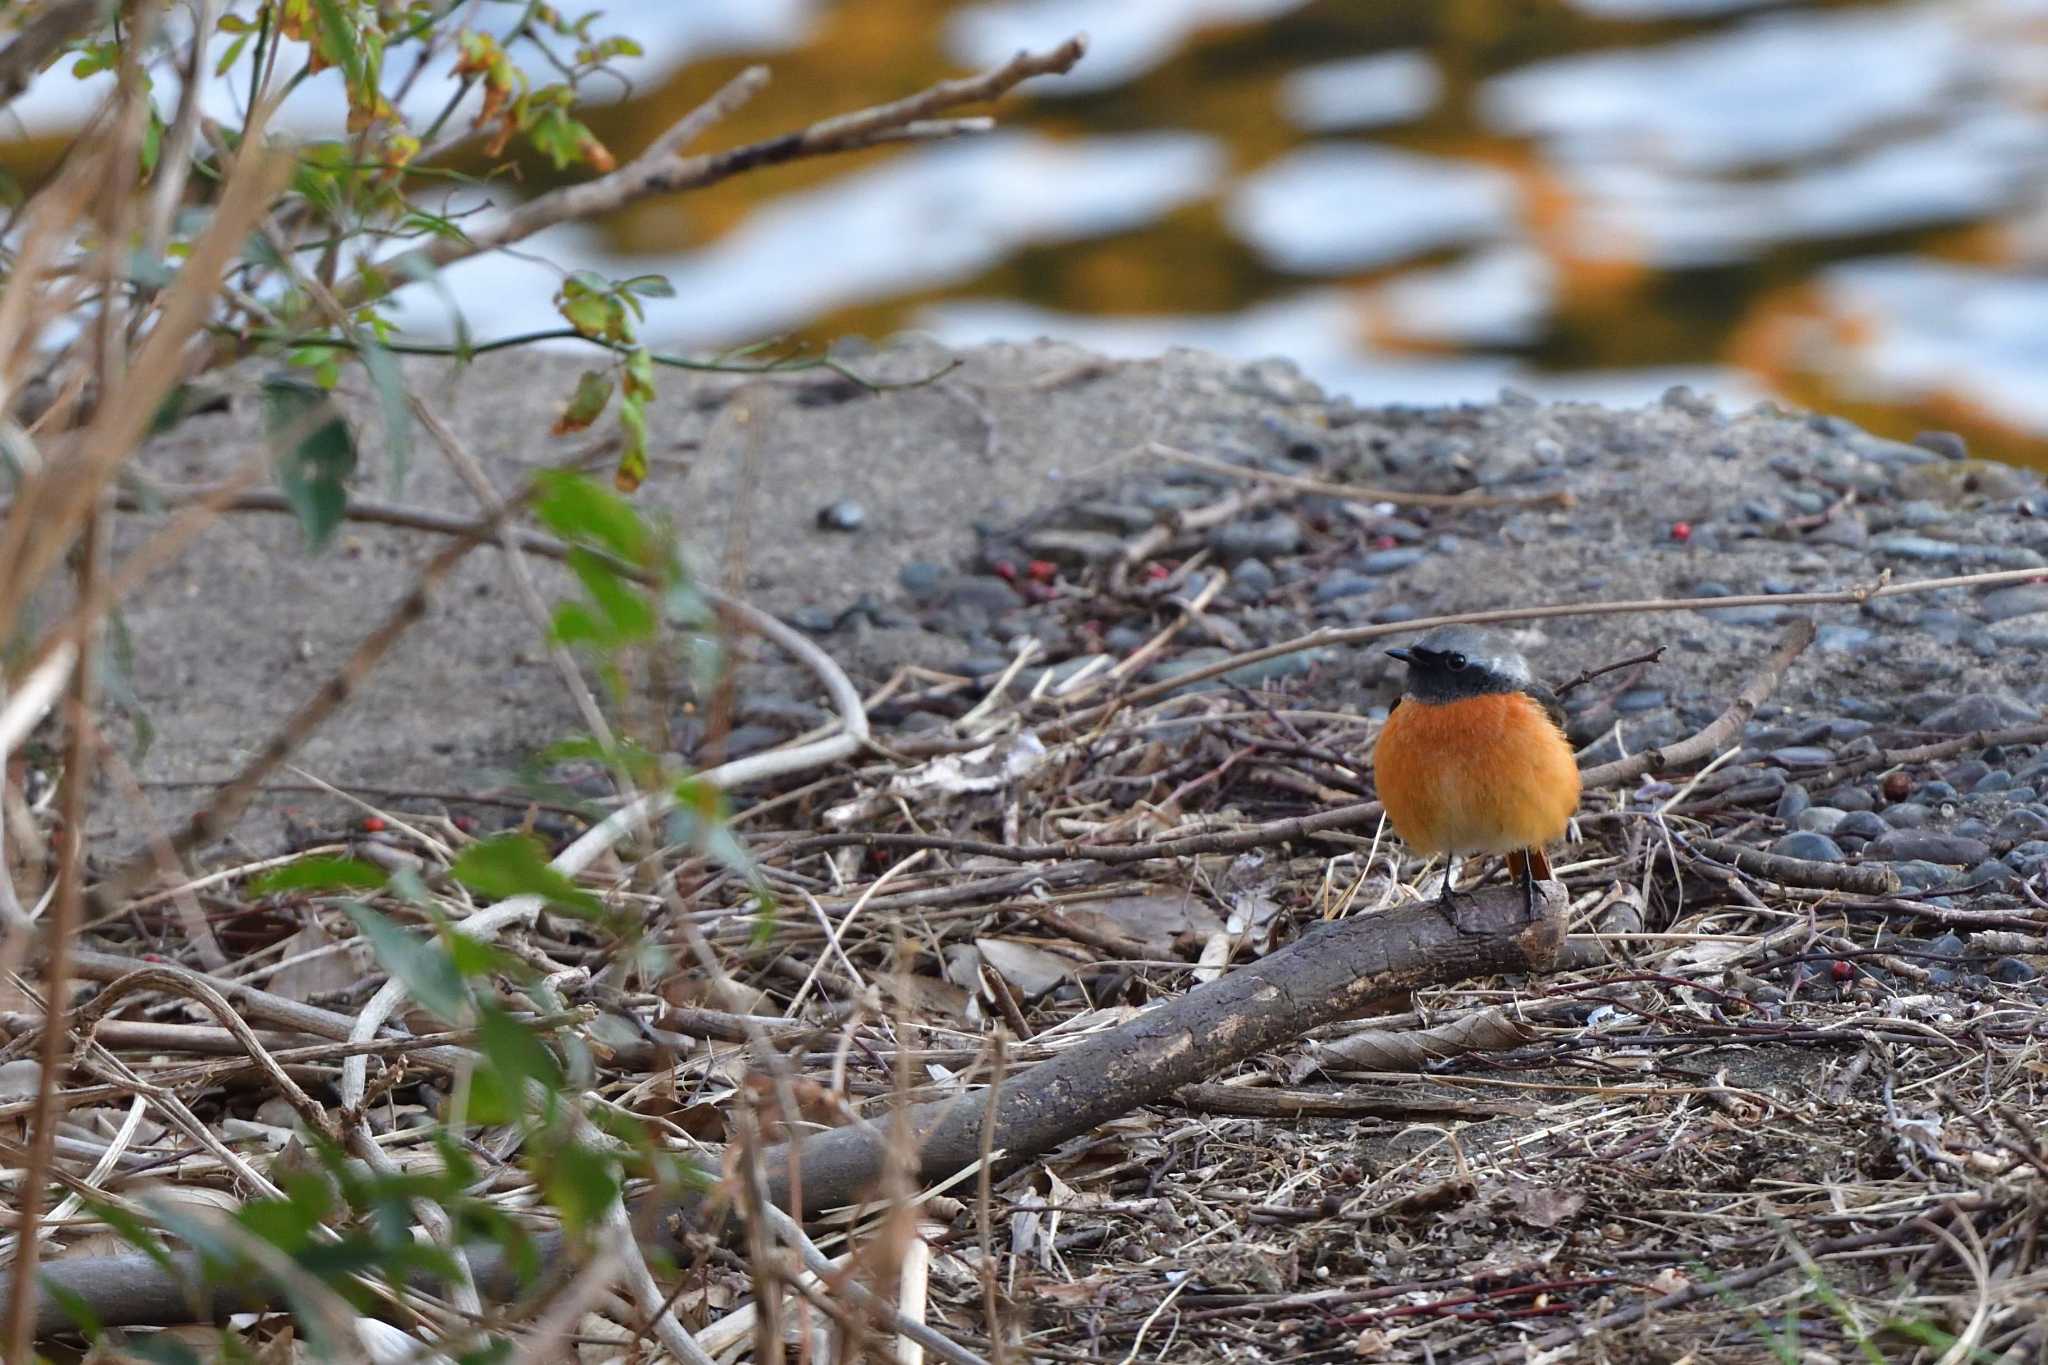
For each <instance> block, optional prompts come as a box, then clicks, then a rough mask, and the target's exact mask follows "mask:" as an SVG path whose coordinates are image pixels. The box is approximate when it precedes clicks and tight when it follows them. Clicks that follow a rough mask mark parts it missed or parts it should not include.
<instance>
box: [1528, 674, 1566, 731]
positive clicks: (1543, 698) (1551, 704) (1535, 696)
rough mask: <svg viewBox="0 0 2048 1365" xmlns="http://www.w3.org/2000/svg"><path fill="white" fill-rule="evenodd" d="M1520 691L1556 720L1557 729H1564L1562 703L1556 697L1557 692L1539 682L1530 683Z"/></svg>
mask: <svg viewBox="0 0 2048 1365" xmlns="http://www.w3.org/2000/svg"><path fill="white" fill-rule="evenodd" d="M1522 691H1523V693H1524V694H1526V695H1527V696H1528V698H1529V700H1531V701H1533V702H1535V703H1536V704H1537V705H1538V706H1540V707H1542V708H1543V713H1544V714H1545V715H1547V716H1549V717H1550V719H1551V720H1552V721H1554V722H1556V724H1557V728H1558V729H1560V730H1562V729H1564V703H1563V702H1561V701H1559V700H1558V699H1557V693H1555V692H1553V691H1551V690H1550V689H1549V688H1547V687H1545V686H1544V685H1543V684H1542V683H1539V682H1532V683H1530V684H1529V685H1528V686H1526V687H1524V688H1523V689H1522Z"/></svg>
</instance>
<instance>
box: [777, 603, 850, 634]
mask: <svg viewBox="0 0 2048 1365" xmlns="http://www.w3.org/2000/svg"><path fill="white" fill-rule="evenodd" d="M789 623H790V624H791V625H793V626H795V627H796V628H797V629H798V630H801V631H807V632H809V633H810V634H812V635H830V634H831V633H832V630H833V628H834V627H835V626H837V625H838V624H839V613H838V612H836V611H831V610H828V609H827V608H824V607H798V608H797V609H796V610H795V611H793V612H791V613H790V614H789Z"/></svg>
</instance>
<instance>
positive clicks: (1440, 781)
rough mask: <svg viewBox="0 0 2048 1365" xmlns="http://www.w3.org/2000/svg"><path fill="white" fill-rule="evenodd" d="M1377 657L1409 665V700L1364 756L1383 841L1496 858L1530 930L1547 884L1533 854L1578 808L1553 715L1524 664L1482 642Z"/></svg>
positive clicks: (1509, 650) (1447, 642) (1456, 633)
mask: <svg viewBox="0 0 2048 1365" xmlns="http://www.w3.org/2000/svg"><path fill="white" fill-rule="evenodd" d="M1387 653H1389V654H1391V655H1393V656H1394V657H1395V658H1396V659H1399V660H1400V661H1401V662H1402V663H1405V664H1407V665H1408V690H1407V692H1406V694H1405V695H1404V696H1402V698H1401V699H1400V700H1399V701H1397V702H1396V703H1395V704H1394V709H1393V711H1392V712H1391V713H1390V714H1389V715H1388V716H1387V723H1386V725H1385V726H1383V727H1382V728H1381V730H1380V738H1379V746H1378V748H1376V749H1375V750H1374V751H1373V770H1374V781H1375V783H1376V784H1377V785H1378V787H1379V793H1380V802H1381V804H1382V805H1384V806H1385V807H1386V811H1387V818H1388V819H1389V820H1391V821H1393V824H1394V832H1395V833H1396V834H1398V835H1400V836H1401V839H1402V841H1403V842H1405V843H1406V844H1407V845H1408V847H1410V848H1412V849H1414V850H1415V851H1416V852H1417V853H1422V854H1426V855H1427V854H1437V853H1441V854H1445V855H1447V859H1448V858H1456V857H1459V856H1461V855H1465V854H1488V853H1500V854H1505V855H1507V862H1508V868H1509V870H1510V871H1511V872H1513V873H1515V874H1517V875H1518V876H1519V877H1520V878H1521V882H1522V897H1523V906H1524V909H1525V910H1526V912H1527V913H1528V915H1529V917H1530V918H1532V919H1533V918H1534V917H1535V914H1536V886H1535V879H1536V878H1537V877H1542V878H1545V879H1548V878H1549V876H1550V860H1549V859H1548V858H1547V857H1545V856H1544V852H1543V847H1544V845H1546V844H1549V843H1552V842H1554V841H1555V840H1556V839H1558V838H1559V836H1561V835H1562V834H1563V833H1564V830H1565V826H1566V825H1567V824H1568V823H1569V822H1570V821H1571V818H1572V812H1573V811H1575V810H1577V809H1578V806H1579V765H1578V764H1577V763H1576V762H1575V761H1574V760H1573V758H1572V748H1571V745H1570V744H1569V743H1568V742H1567V741H1566V740H1565V737H1564V729H1563V722H1564V709H1563V708H1562V707H1561V706H1559V705H1558V702H1557V698H1556V696H1554V695H1553V694H1552V693H1551V691H1550V689H1549V688H1547V687H1545V686H1543V684H1541V683H1539V682H1537V681H1536V679H1535V678H1534V676H1532V675H1531V674H1530V672H1529V663H1528V661H1527V660H1526V659H1524V658H1523V657H1522V656H1521V655H1520V654H1518V653H1516V652H1515V650H1514V647H1513V646H1511V645H1510V644H1508V642H1507V641H1506V640H1505V639H1503V638H1502V637H1501V636H1500V635H1498V634H1496V633H1495V632H1493V631H1490V630H1481V629H1479V628H1477V627H1476V626H1441V627H1439V628H1437V629H1436V630H1433V631H1431V632H1430V633H1429V634H1427V635H1425V636H1423V637H1422V638H1421V639H1420V640H1419V641H1417V642H1416V643H1415V644H1413V645H1410V646H1408V647H1407V648H1406V649H1390V650H1388V651H1387ZM1451 872H1452V869H1451V868H1450V867H1449V866H1448V865H1447V866H1446V867H1445V869H1444V889H1443V895H1442V896H1441V897H1440V898H1439V900H1438V904H1439V905H1440V906H1441V907H1442V908H1443V910H1444V913H1445V914H1446V915H1451V914H1452V909H1451ZM1452 922H1453V923H1456V919H1455V916H1453V918H1452Z"/></svg>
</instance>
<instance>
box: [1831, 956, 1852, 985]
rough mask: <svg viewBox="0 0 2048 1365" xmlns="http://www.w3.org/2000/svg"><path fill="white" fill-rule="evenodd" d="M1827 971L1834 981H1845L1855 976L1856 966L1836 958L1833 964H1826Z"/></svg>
mask: <svg viewBox="0 0 2048 1365" xmlns="http://www.w3.org/2000/svg"><path fill="white" fill-rule="evenodd" d="M1828 971H1830V972H1832V973H1833V974H1834V978H1835V980H1837V981H1847V980H1848V979H1849V978H1850V977H1852V976H1854V975H1856V964H1855V963H1853V962H1845V961H1843V960H1842V959H1841V958H1836V959H1835V960H1834V961H1833V962H1830V963H1829V964H1828Z"/></svg>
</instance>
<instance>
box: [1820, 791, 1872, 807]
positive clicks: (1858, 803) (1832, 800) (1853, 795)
mask: <svg viewBox="0 0 2048 1365" xmlns="http://www.w3.org/2000/svg"><path fill="white" fill-rule="evenodd" d="M1828 804H1829V805H1830V806H1836V807H1839V808H1841V809H1842V810H1846V811H1855V812H1859V813H1863V812H1869V811H1873V810H1876V809H1877V798H1876V797H1874V796H1872V795H1871V794H1870V793H1869V792H1868V791H1866V790H1864V789H1863V788H1862V787H1837V788H1835V789H1834V790H1833V791H1831V792H1829V793H1828Z"/></svg>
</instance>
